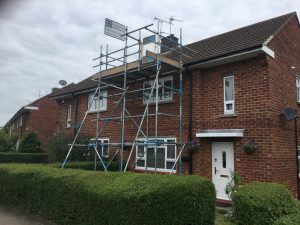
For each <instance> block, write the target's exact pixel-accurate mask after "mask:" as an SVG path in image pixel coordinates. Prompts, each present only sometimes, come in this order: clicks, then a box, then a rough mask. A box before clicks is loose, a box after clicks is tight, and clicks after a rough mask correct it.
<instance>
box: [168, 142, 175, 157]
mask: <svg viewBox="0 0 300 225" xmlns="http://www.w3.org/2000/svg"><path fill="white" fill-rule="evenodd" d="M170 143H175V140H168V145H167V158H168V159H175V158H176V151H175V149H176V148H175V144H174V145H169V144H170Z"/></svg>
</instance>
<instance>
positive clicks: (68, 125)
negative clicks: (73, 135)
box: [66, 104, 72, 128]
mask: <svg viewBox="0 0 300 225" xmlns="http://www.w3.org/2000/svg"><path fill="white" fill-rule="evenodd" d="M71 121H72V105H71V104H69V105H68V108H67V123H66V127H67V128H71Z"/></svg>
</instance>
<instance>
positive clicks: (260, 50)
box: [185, 42, 275, 69]
mask: <svg viewBox="0 0 300 225" xmlns="http://www.w3.org/2000/svg"><path fill="white" fill-rule="evenodd" d="M266 43H268V42H266ZM259 54H266V55H268V56H270V57H271V58H273V59H274V58H275V52H274V51H273V50H272V49H270V48H269V47H268V46H267V45H266V44H262V45H259V46H256V47H254V48H251V49H248V50H245V51H242V52H236V53H230V54H227V55H224V56H221V57H217V58H211V59H208V60H200V61H195V62H191V63H187V64H186V65H185V67H186V68H188V69H196V68H209V67H213V66H217V65H222V64H225V63H231V62H236V61H241V60H244V59H249V58H253V57H256V56H258V55H259Z"/></svg>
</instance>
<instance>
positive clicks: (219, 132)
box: [196, 129, 244, 138]
mask: <svg viewBox="0 0 300 225" xmlns="http://www.w3.org/2000/svg"><path fill="white" fill-rule="evenodd" d="M196 137H201V138H205V137H244V129H215V130H199V131H197V132H196Z"/></svg>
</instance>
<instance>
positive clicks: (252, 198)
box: [233, 182, 296, 225]
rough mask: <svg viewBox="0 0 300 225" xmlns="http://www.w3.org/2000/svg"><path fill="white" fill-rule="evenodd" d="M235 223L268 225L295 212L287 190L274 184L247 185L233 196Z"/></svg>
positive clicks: (293, 202) (256, 183)
mask: <svg viewBox="0 0 300 225" xmlns="http://www.w3.org/2000/svg"><path fill="white" fill-rule="evenodd" d="M233 206H234V215H235V222H236V224H238V225H254V224H259V225H270V224H272V223H273V222H274V221H275V220H277V219H278V218H280V217H281V216H284V215H287V214H290V213H292V212H293V211H295V207H296V204H295V201H294V200H293V198H292V195H291V193H290V191H289V190H288V188H287V187H286V186H284V185H281V184H275V183H259V182H255V183H249V184H246V185H245V186H242V187H241V188H239V189H238V190H237V191H236V192H235V193H234V194H233Z"/></svg>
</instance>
